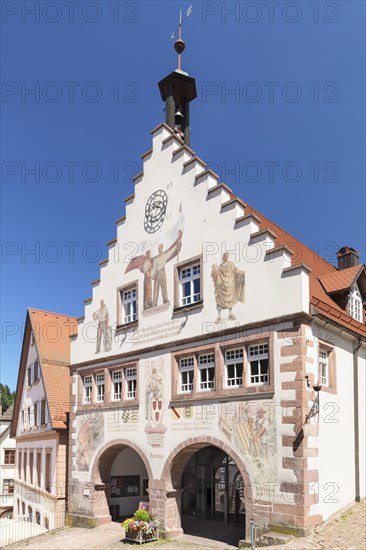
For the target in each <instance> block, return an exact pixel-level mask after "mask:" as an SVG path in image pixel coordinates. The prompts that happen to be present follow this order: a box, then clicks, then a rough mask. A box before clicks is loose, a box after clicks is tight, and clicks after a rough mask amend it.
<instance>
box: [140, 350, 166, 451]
mask: <svg viewBox="0 0 366 550" xmlns="http://www.w3.org/2000/svg"><path fill="white" fill-rule="evenodd" d="M163 363H164V361H163V359H161V358H160V359H154V360H152V361H151V364H150V376H149V377H148V378H147V380H146V386H145V418H146V420H147V424H146V427H145V432H146V434H147V436H148V441H149V445H151V446H152V447H162V446H163V442H164V433H165V432H166V427H165V426H164V425H163V416H164V387H163V376H162V373H161V368H162V367H163V366H164V365H163Z"/></svg>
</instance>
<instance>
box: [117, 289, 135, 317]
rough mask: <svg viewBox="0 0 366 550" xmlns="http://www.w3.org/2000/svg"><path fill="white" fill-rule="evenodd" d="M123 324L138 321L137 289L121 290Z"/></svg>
mask: <svg viewBox="0 0 366 550" xmlns="http://www.w3.org/2000/svg"><path fill="white" fill-rule="evenodd" d="M120 292H121V298H122V324H126V323H132V322H133V321H136V320H137V287H133V288H128V289H126V290H121V291H120Z"/></svg>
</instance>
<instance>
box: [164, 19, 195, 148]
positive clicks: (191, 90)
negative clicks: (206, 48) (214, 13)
mask: <svg viewBox="0 0 366 550" xmlns="http://www.w3.org/2000/svg"><path fill="white" fill-rule="evenodd" d="M178 28H179V37H178V39H177V40H176V42H175V44H174V49H175V51H176V52H177V54H178V68H177V69H176V70H175V71H173V72H172V73H170V74H169V75H168V76H166V77H165V78H163V80H161V81H160V82H159V90H160V94H161V98H162V100H163V101H165V113H166V118H165V122H166V123H167V125H168V126H169V127H170V128H171V129H172V130H173V131H174V132H176V133H178V134H180V136H181V137H182V139H183V140H184V143H185V144H186V145H189V141H190V125H189V124H190V123H189V103H190V102H191V101H192V100H193V99H196V97H197V91H196V81H195V79H194V78H192V77H191V76H189V74H188V73H186V72H184V71H182V69H181V54H182V53H183V51H184V49H185V44H184V42H183V40H182V19H181V20H180V23H179V27H178ZM173 36H174V34H173Z"/></svg>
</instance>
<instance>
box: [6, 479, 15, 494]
mask: <svg viewBox="0 0 366 550" xmlns="http://www.w3.org/2000/svg"><path fill="white" fill-rule="evenodd" d="M13 494H14V479H4V481H3V495H13Z"/></svg>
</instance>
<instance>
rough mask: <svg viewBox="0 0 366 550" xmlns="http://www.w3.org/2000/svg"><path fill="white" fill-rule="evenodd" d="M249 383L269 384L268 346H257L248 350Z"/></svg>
mask: <svg viewBox="0 0 366 550" xmlns="http://www.w3.org/2000/svg"><path fill="white" fill-rule="evenodd" d="M248 362H249V383H250V384H268V380H269V360H268V344H255V345H252V346H249V348H248Z"/></svg>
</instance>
